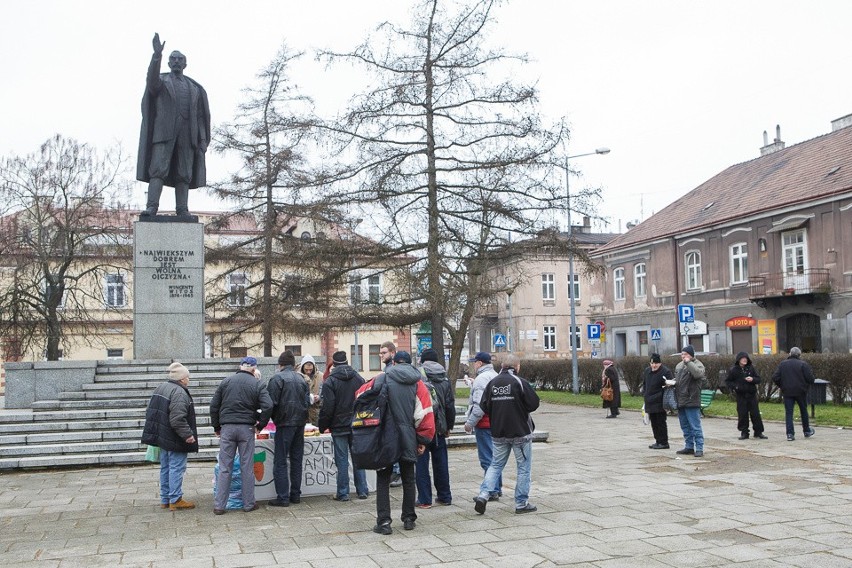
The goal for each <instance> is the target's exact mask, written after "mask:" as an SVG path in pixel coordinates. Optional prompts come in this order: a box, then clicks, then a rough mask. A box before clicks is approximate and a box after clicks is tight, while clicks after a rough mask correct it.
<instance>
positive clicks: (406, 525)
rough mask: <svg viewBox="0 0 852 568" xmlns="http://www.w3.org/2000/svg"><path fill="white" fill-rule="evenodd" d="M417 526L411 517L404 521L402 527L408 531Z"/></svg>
mask: <svg viewBox="0 0 852 568" xmlns="http://www.w3.org/2000/svg"><path fill="white" fill-rule="evenodd" d="M415 526H416V525H415V523H414V521H412V520H410V519H409V520H407V521H405V522H404V523H403V525H402V528H404V529H405V530H407V531H413V530H414V527H415Z"/></svg>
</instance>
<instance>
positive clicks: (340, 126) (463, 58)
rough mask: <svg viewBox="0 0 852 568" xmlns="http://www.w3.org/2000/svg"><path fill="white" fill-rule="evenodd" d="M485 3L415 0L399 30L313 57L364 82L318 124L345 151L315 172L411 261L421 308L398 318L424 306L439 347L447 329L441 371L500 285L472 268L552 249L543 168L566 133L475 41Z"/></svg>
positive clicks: (549, 172)
mask: <svg viewBox="0 0 852 568" xmlns="http://www.w3.org/2000/svg"><path fill="white" fill-rule="evenodd" d="M496 4H498V2H497V1H496V0H473V1H468V2H449V1H444V0H420V1H419V2H418V3H417V4H416V6H415V8H414V9H413V10H412V13H413V16H412V22H411V23H410V24H409V25H408V26H407V27H399V26H397V25H395V24H391V23H384V24H382V25H380V26H379V27H378V28H377V30H376V35H375V37H370V38H368V39H367V40H366V41H365V42H364V43H363V44H362V45H361V46H359V47H357V48H356V49H355V50H354V51H352V52H349V53H337V52H324V53H322V54H321V56H322V57H324V58H326V59H327V61H328V62H329V63H330V64H335V63H347V64H354V65H361V66H363V67H364V68H365V69H366V71H367V72H368V73H369V74H370V77H371V79H373V81H372V82H371V84H372V85H376V86H375V87H373V88H370V89H369V90H367V91H366V92H363V93H361V94H359V95H357V96H355V97H354V98H353V99H352V102H351V105H350V108H349V109H348V111H347V113H346V114H345V115H344V116H342V117H340V118H339V119H338V120H337V121H335V122H333V123H330V124H327V125H325V128H327V130H328V131H329V133H331V134H333V135H334V136H335V137H336V139H337V140H338V141H339V143H340V146H339V147H338V149H337V152H338V155H340V156H344V157H346V156H348V155H351V157H352V160H351V161H350V162H349V165H348V167H342V168H341V169H339V170H337V171H331V170H330V169H329V170H328V171H326V173H325V179H326V181H328V180H331V179H334V180H337V181H338V183H339V184H340V187H341V190H340V192H339V193H337V194H336V195H337V197H338V199H339V200H340V201H341V202H344V201H346V202H349V203H350V204H354V205H357V206H360V207H361V208H363V209H365V210H366V212H365V213H363V215H365V216H367V215H370V213H369V212H370V210H372V218H373V219H374V220H375V225H376V226H375V228H374V230H375V232H376V233H377V234H378V235H379V237H378V239H379V241H380V242H381V243H382V244H384V245H385V247H386V250H388V251H399V252H404V254H405V255H407V256H409V257H414V258H415V259H416V262H413V263H412V264H411V270H410V277H411V282H410V284H409V287H410V290H411V291H412V295H413V298H412V299H413V300H414V302H415V305H417V306H421V307H422V308H423V310H409V312H408V313H409V315H410V316H412V317H417V316H418V315H421V314H422V313H423V311H424V310H425V312H426V313H427V314H428V317H429V319H430V320H431V323H432V334H433V338H432V344H433V347H434V348H435V349H436V350H438V351H439V352H442V350H443V345H444V331H445V330H446V331H447V332H448V333H449V335H450V337H451V340H452V346H453V349H452V353H451V354H452V359H451V363H450V367H451V371H453V372H454V371H455V369H456V368H457V365H458V357H459V354H460V351H461V346H462V345H463V342H464V336H465V335H466V333H467V326H468V324H469V321H470V317H471V315H472V313H473V310H474V308H475V306H476V305H477V303H478V302H481V301H483V299H484V298H487V297H493V294H494V293H495V292H496V291H498V290H500V289H504V288H505V286H506V284H505V283H504V284H501V285H497V283H494V282H486V281H484V275H485V274H486V272H487V270H488V269H489V267H492V266H495V265H498V264H500V263H501V262H504V261H505V260H506V258H505V256H504V255H506V254H507V251H508V250H510V249H511V247H508V248H507V245H508V244H509V243H510V242H511V241H512V240H516V241H517V240H524V239H527V238H530V237H533V236H537V237H540V236H541V235H542V234H552V235H553V236H554V239H553V241H554V244H560V246H565V241H564V239H562V240H561V243H560V242H559V241H560V239H558V238H556V234H557V233H556V232H554V231H551V232H550V233H546V232H545V233H543V231H544V230H545V229H547V228H552V225H553V220H554V216H553V215H554V212H559V211H564V210H565V207H566V206H567V203H566V199H565V194H564V189H563V185H562V183H561V181H560V180H561V179H563V178H562V177H561V175H559V170H558V168H557V167H556V165H555V164H556V162H557V161H558V160H557V158H558V155H559V154H560V153H562V152H563V150H562V149H563V145H564V143H565V142H566V141H567V136H568V131H567V128H566V127H565V125H564V123H562V122H557V123H555V124H550V125H545V124H544V122H543V120H542V117H541V111H540V109H539V102H538V97H537V92H536V89H535V87H534V85H526V84H517V83H516V82H515V81H514V80H513V76H512V73H513V70H515V69H517V66H518V65H522V64H524V63H526V62H527V58H526V57H525V56H523V55H511V54H507V53H505V52H504V51H502V50H500V49H494V48H491V47H489V46H488V43H487V39H488V37H489V33H490V31H491V30H492V28H493V24H494V18H493V11H494V9H495V5H496ZM347 152H348V154H347ZM332 195H334V194H329V198H331V196H332ZM376 209H378V210H379V213H378V214H377V213H376ZM384 313H385V315H388V314H392V313H393V308H392V307H388V308H387V309H386V310H384ZM410 323H415V322H414V321H411V322H410Z"/></svg>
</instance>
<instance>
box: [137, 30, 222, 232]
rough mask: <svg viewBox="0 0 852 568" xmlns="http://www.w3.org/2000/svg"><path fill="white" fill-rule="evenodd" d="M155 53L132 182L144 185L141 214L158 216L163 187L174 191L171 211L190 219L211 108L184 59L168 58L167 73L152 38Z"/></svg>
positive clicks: (201, 179) (203, 172)
mask: <svg viewBox="0 0 852 568" xmlns="http://www.w3.org/2000/svg"><path fill="white" fill-rule="evenodd" d="M153 44H154V54H153V55H152V56H151V64H150V65H149V66H148V78H147V80H146V86H145V95H144V96H143V97H142V129H141V132H140V134H139V153H138V156H137V162H136V179H138V180H139V181H146V182H148V203H147V205H146V209H145V211H143V212H142V215H143V216H151V215H155V214H156V213H157V209H158V208H159V206H160V194H161V193H162V192H163V186H164V185H166V186H169V187H174V188H175V211H176V213H177V215H178V216H182V215H188V214H189V206H188V204H187V201H188V199H189V190H190V189H195V188H197V187H202V186H204V185H206V183H207V167H206V164H205V161H204V154H205V153H206V152H207V146H209V145H210V106H209V104H208V103H207V92H206V91H205V90H204V87H202V86H201V85H199V84H198V83H197V82H195V81H193V80H192V79H190V78H189V77H187V76H186V75H184V74H183V70H184V68H185V67H186V57H185V56H184V55H183V54H182V53H181V52H179V51H173V52H172V53H171V55H169V69H171V72H170V73H162V74H161V73H160V61H161V60H162V58H163V47H164V46H165V45H166V42H163V43H160V34H154V40H153Z"/></svg>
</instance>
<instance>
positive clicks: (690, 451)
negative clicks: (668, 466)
mask: <svg viewBox="0 0 852 568" xmlns="http://www.w3.org/2000/svg"><path fill="white" fill-rule="evenodd" d="M675 453H676V454H680V455H682V456H688V455H690V454H694V453H695V450H693V449H692V448H684V449H682V450H678V451H676V452H675Z"/></svg>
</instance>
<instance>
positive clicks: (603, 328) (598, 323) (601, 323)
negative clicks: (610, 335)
mask: <svg viewBox="0 0 852 568" xmlns="http://www.w3.org/2000/svg"><path fill="white" fill-rule="evenodd" d="M595 325H599V326H601V333H603V332H604V331H606V325H604V322H602V321H601V320H598V321H596V322H595Z"/></svg>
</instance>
